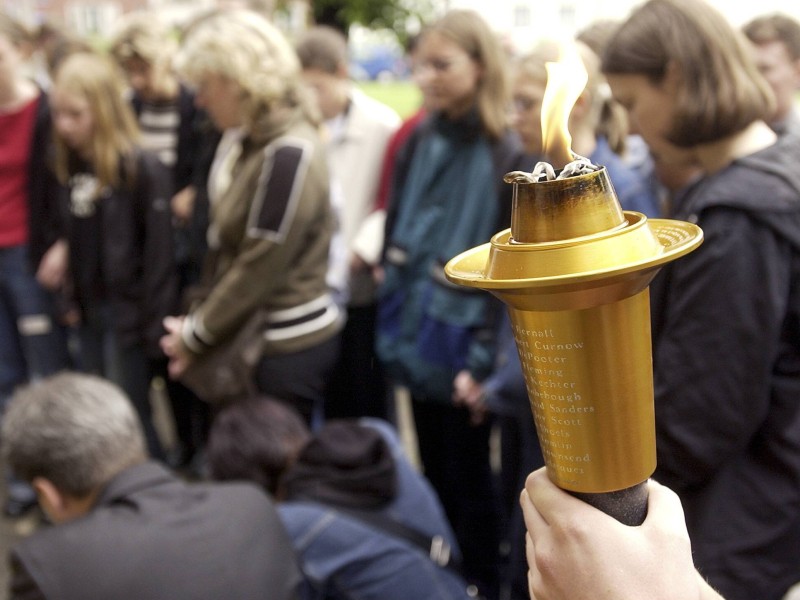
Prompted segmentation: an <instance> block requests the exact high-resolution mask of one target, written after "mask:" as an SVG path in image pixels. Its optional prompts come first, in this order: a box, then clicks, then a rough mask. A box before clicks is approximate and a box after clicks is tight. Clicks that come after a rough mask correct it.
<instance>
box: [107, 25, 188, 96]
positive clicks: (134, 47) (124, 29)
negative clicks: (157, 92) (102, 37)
mask: <svg viewBox="0 0 800 600" xmlns="http://www.w3.org/2000/svg"><path fill="white" fill-rule="evenodd" d="M177 51H178V43H177V39H176V37H175V36H174V35H173V33H172V31H171V30H170V28H169V27H167V25H166V24H165V23H164V22H163V21H162V20H161V19H159V17H158V15H157V14H155V13H151V12H146V11H142V12H136V13H131V14H129V15H127V16H126V17H125V19H124V20H123V21H122V23H121V25H120V27H119V28H118V29H117V32H116V33H115V34H114V36H113V37H112V39H111V45H110V47H109V53H110V54H111V56H112V57H113V58H114V60H115V61H116V62H117V64H119V65H120V66H121V67H123V68H124V67H125V64H126V63H127V62H128V61H130V60H133V59H139V60H141V61H143V62H144V63H146V64H148V65H150V67H152V69H153V79H154V87H155V88H156V89H163V88H165V87H166V83H165V81H168V80H169V77H171V73H172V59H173V58H174V56H175V53H176V52H177Z"/></svg>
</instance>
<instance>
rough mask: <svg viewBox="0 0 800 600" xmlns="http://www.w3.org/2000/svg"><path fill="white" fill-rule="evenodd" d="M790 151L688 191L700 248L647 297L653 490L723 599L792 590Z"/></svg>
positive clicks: (799, 191)
mask: <svg viewBox="0 0 800 600" xmlns="http://www.w3.org/2000/svg"><path fill="white" fill-rule="evenodd" d="M798 157H800V139H798V138H795V137H793V136H785V137H783V138H781V139H780V140H779V141H778V143H777V144H776V145H774V146H772V147H770V148H767V149H765V150H763V151H761V152H758V153H756V154H754V155H752V156H750V157H747V158H745V159H741V160H738V161H736V162H734V163H733V164H732V165H731V166H729V167H728V168H726V169H724V170H723V171H721V172H719V173H717V174H714V175H713V176H710V177H708V178H705V179H703V180H701V181H700V182H698V183H697V184H695V185H693V186H692V187H691V188H690V189H689V190H687V191H686V193H685V194H684V195H683V196H682V197H681V198H680V201H679V202H678V203H677V208H676V212H675V214H674V216H675V218H678V219H682V220H688V221H693V222H696V223H697V224H698V225H699V226H700V227H701V228H702V229H703V231H704V236H705V238H704V242H703V244H702V246H701V247H700V248H699V249H697V250H695V251H694V252H692V253H691V254H689V255H687V256H685V257H683V258H681V259H679V260H677V261H675V262H674V263H672V264H670V265H669V266H668V267H666V268H665V269H664V270H663V271H662V272H661V273H660V274H659V275H658V276H657V278H656V279H655V280H654V282H653V285H652V287H651V298H652V316H653V350H654V355H653V361H654V369H655V402H656V405H655V408H656V431H657V446H658V468H657V471H656V473H655V477H656V479H658V480H660V481H661V482H662V483H665V484H667V485H669V486H670V487H672V488H673V489H675V491H676V492H677V493H678V495H679V496H680V498H681V500H682V502H683V506H684V509H685V512H686V518H687V522H688V526H689V533H690V535H691V537H692V547H693V549H694V554H695V562H696V564H697V565H698V567H699V569H700V571H701V572H702V573H703V574H704V575H705V576H706V577H708V578H709V580H710V582H711V584H712V585H713V586H715V587H716V588H718V589H719V591H720V592H721V593H722V595H723V596H724V597H725V598H726V599H727V600H752V599H755V598H758V599H759V600H773V599H778V598H780V597H782V595H783V593H784V592H785V591H786V589H787V588H788V587H789V586H790V585H792V584H793V583H795V582H796V581H797V580H798V579H800V553H798V548H800V510H798V509H799V508H800V171H798V169H797V159H798Z"/></svg>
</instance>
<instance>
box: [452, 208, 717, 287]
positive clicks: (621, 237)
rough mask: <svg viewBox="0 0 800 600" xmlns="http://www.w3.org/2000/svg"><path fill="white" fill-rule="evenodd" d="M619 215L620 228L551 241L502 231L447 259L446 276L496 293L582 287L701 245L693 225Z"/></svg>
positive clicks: (668, 259)
mask: <svg viewBox="0 0 800 600" xmlns="http://www.w3.org/2000/svg"><path fill="white" fill-rule="evenodd" d="M624 214H625V218H626V220H627V225H625V226H624V227H622V228H617V229H612V230H609V231H605V232H601V233H598V234H594V235H590V236H585V237H581V238H573V239H569V240H560V241H556V242H543V243H535V244H523V243H515V242H513V241H512V240H511V232H510V230H509V229H506V230H505V231H501V232H499V233H497V234H496V235H495V236H494V237H492V240H491V242H490V243H487V244H483V245H481V246H477V247H475V248H472V249H470V250H467V251H465V252H462V253H461V254H459V255H458V256H456V257H454V258H453V259H451V260H450V261H449V262H448V263H447V264H446V265H445V269H444V271H445V276H446V277H447V279H448V280H450V281H451V282H452V283H455V284H458V285H462V286H468V287H477V288H483V289H497V290H502V289H519V288H536V287H551V286H554V285H559V286H560V285H567V284H571V283H586V282H589V281H592V280H596V279H606V278H610V277H616V276H621V275H625V274H627V273H633V272H637V271H643V270H650V269H654V268H656V267H660V266H661V265H663V264H665V263H668V262H671V261H673V260H675V259H677V258H680V257H681V256H683V255H685V254H688V253H689V252H691V251H692V250H694V249H695V248H697V247H698V246H699V245H700V244H701V243H702V241H703V231H702V229H700V227H698V226H697V225H695V224H693V223H688V222H686V221H677V220H673V219H648V218H647V217H646V216H645V215H643V214H642V213H638V212H635V211H625V212H624Z"/></svg>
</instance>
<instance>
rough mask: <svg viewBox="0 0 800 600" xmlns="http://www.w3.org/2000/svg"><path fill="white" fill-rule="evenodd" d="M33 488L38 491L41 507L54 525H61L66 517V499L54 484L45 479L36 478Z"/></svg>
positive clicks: (32, 482) (32, 484)
mask: <svg viewBox="0 0 800 600" xmlns="http://www.w3.org/2000/svg"><path fill="white" fill-rule="evenodd" d="M31 487H33V489H34V490H35V491H36V497H37V498H38V500H39V506H41V507H42V510H43V511H44V513H45V514H46V515H47V517H48V518H49V519H50V520H51V521H52V522H53V523H61V522H63V521H64V520H65V519H64V517H65V515H66V512H67V511H66V504H67V503H66V499H65V497H64V494H62V493H61V492H60V491H59V489H58V488H57V487H56V486H55V485H53V482H52V481H50V480H49V479H45V478H44V477H34V479H33V481H31Z"/></svg>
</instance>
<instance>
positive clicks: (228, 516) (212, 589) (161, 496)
mask: <svg viewBox="0 0 800 600" xmlns="http://www.w3.org/2000/svg"><path fill="white" fill-rule="evenodd" d="M11 564H12V569H13V578H12V585H11V597H12V600H22V599H25V600H41V599H43V598H46V599H47V600H89V599H98V600H99V599H101V598H103V599H108V600H110V599H113V600H127V599H130V600H162V599H166V598H170V599H175V600H184V599H185V600H189V599H191V600H222V599H225V600H256V599H261V598H264V599H266V598H272V599H275V600H288V599H290V598H296V590H297V587H298V585H299V583H300V571H299V568H298V566H297V563H296V559H295V556H294V552H293V550H292V547H291V543H290V542H289V539H288V537H287V535H286V533H285V531H284V529H283V526H282V525H281V522H280V519H279V517H278V515H277V513H276V511H275V508H274V506H273V505H272V503H271V502H270V500H269V499H268V498H267V496H266V495H265V494H264V493H263V492H261V491H260V490H259V489H257V488H256V487H255V486H253V485H250V484H247V483H237V484H216V483H215V484H187V483H185V482H184V481H182V480H180V479H178V478H177V477H175V476H174V475H172V474H171V473H169V472H168V471H167V470H166V469H164V468H163V467H161V466H160V465H158V464H157V463H153V462H149V463H144V464H141V465H138V466H135V467H130V468H128V469H126V470H125V471H123V472H122V473H121V474H119V475H117V476H116V477H115V478H114V479H113V480H112V481H111V482H110V483H109V484H108V486H107V487H106V488H105V490H103V492H102V493H101V495H100V497H99V499H98V501H97V503H96V504H95V506H94V507H93V508H92V510H91V511H90V512H89V513H88V514H87V515H85V516H83V517H80V518H78V519H76V520H74V521H70V522H68V523H65V524H63V525H56V526H51V527H46V528H44V529H40V530H39V531H38V532H36V533H35V534H33V535H32V536H31V537H29V538H28V539H25V540H23V541H22V542H20V543H19V544H18V546H17V547H16V548H15V549H14V550H13V551H12V555H11Z"/></svg>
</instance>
